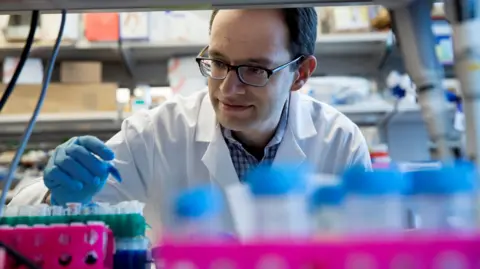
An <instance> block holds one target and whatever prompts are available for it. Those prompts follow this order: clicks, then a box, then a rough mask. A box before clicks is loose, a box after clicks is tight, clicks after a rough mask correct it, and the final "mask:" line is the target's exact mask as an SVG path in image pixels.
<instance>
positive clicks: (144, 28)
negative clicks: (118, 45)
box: [120, 12, 150, 40]
mask: <svg viewBox="0 0 480 269" xmlns="http://www.w3.org/2000/svg"><path fill="white" fill-rule="evenodd" d="M149 16H150V14H149V12H122V13H120V38H121V39H124V40H125V39H127V40H128V39H134V40H148V37H149V32H150V30H149V28H150V18H149Z"/></svg>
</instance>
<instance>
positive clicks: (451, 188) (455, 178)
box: [408, 162, 476, 195]
mask: <svg viewBox="0 0 480 269" xmlns="http://www.w3.org/2000/svg"><path fill="white" fill-rule="evenodd" d="M408 177H409V179H410V181H411V185H412V187H411V191H410V194H411V195H419V194H426V195H447V194H456V193H471V192H473V191H475V190H476V183H475V179H476V171H475V167H474V166H473V165H471V164H469V163H467V162H458V163H456V164H455V165H445V166H442V167H440V168H436V169H435V168H432V169H426V170H418V171H413V172H410V173H408Z"/></svg>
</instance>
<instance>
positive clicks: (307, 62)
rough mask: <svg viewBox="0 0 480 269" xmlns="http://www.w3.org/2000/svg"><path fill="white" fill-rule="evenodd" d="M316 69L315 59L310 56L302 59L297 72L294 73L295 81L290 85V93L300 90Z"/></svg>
mask: <svg viewBox="0 0 480 269" xmlns="http://www.w3.org/2000/svg"><path fill="white" fill-rule="evenodd" d="M315 68H317V58H315V56H313V55H311V56H308V57H306V58H305V59H303V61H302V62H301V64H300V66H299V67H298V69H297V71H295V80H294V81H293V84H292V89H291V90H292V91H298V90H300V89H301V88H302V87H303V86H304V85H305V83H307V80H308V78H310V77H311V76H312V74H313V72H314V71H315Z"/></svg>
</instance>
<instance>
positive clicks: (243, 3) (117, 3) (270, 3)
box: [0, 0, 373, 13]
mask: <svg viewBox="0 0 480 269" xmlns="http://www.w3.org/2000/svg"><path fill="white" fill-rule="evenodd" d="M346 4H360V5H370V4H373V1H372V0H288V1H287V0H161V1H158V0H137V1H130V0H99V1H82V0H23V1H1V3H0V10H1V11H2V12H3V13H11V12H12V11H28V10H33V9H39V10H45V11H53V12H58V10H61V9H68V10H69V11H75V12H82V11H87V10H88V11H93V10H126V11H132V10H135V9H156V10H162V9H163V10H172V9H184V10H192V9H197V10H200V9H203V10H206V9H212V8H260V7H298V6H332V5H346Z"/></svg>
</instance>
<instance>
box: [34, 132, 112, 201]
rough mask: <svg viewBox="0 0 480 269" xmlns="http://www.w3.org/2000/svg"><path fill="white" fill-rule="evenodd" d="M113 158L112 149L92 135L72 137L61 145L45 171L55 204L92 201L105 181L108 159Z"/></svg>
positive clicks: (44, 178)
mask: <svg viewBox="0 0 480 269" xmlns="http://www.w3.org/2000/svg"><path fill="white" fill-rule="evenodd" d="M93 154H95V155H96V156H95V155H93ZM97 156H98V157H97ZM114 158H115V155H114V153H113V151H112V150H110V149H109V148H108V147H107V146H106V145H105V144H104V143H103V142H102V141H100V140H99V139H98V138H96V137H93V136H81V137H73V138H71V139H70V140H68V141H67V142H65V143H63V144H61V145H60V146H58V147H57V148H56V149H55V152H54V153H53V156H52V157H51V158H50V160H49V161H48V163H47V166H46V167H45V170H44V173H43V180H44V182H45V186H47V188H49V189H50V192H51V201H52V204H59V205H63V204H65V203H88V202H90V201H91V199H92V197H93V196H94V195H95V194H96V193H98V192H99V191H100V190H101V189H102V188H103V186H104V185H105V182H106V180H107V178H108V175H109V170H108V163H107V162H108V161H111V160H113V159H114Z"/></svg>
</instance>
